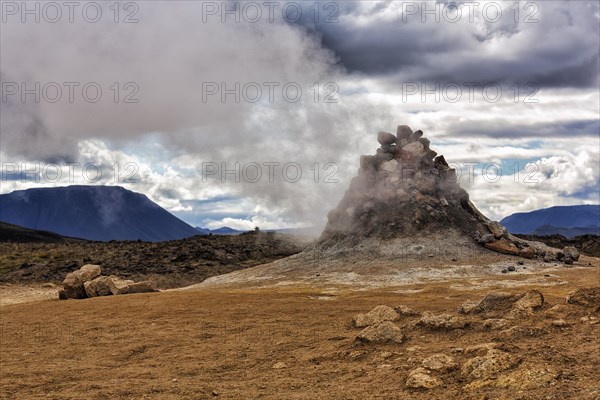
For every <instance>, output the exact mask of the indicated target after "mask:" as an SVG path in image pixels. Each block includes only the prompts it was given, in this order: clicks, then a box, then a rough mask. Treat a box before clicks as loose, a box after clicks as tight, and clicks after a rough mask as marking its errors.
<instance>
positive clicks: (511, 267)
mask: <svg viewBox="0 0 600 400" xmlns="http://www.w3.org/2000/svg"><path fill="white" fill-rule="evenodd" d="M507 269H508V271H509V272H515V267H514V266H512V265H511V266H510V267H508V268H507Z"/></svg>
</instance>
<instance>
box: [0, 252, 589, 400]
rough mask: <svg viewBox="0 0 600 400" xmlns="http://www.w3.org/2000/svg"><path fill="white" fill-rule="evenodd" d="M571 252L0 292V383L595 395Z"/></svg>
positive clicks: (452, 395)
mask: <svg viewBox="0 0 600 400" xmlns="http://www.w3.org/2000/svg"><path fill="white" fill-rule="evenodd" d="M581 264H582V266H576V267H575V268H564V267H563V268H557V269H556V270H555V271H554V272H553V275H552V276H551V277H549V278H547V279H548V280H549V281H551V282H554V283H555V284H548V285H535V284H524V285H522V286H518V287H511V286H510V285H503V284H502V282H503V281H504V280H510V281H518V280H519V279H528V280H527V282H532V281H531V280H529V279H530V278H531V276H530V275H527V276H526V275H518V274H513V275H511V276H508V275H506V274H502V275H498V276H497V277H496V278H495V280H496V282H497V284H496V285H495V286H494V285H491V284H490V283H489V282H490V277H489V276H486V277H483V278H482V279H483V280H485V281H486V282H487V283H486V285H473V284H470V285H465V287H461V285H460V283H461V280H460V278H456V279H455V280H454V281H438V282H426V283H410V284H406V285H400V286H389V287H375V288H367V289H365V288H362V289H361V290H355V289H353V288H352V287H349V286H343V287H335V286H329V287H321V288H317V287H314V286H307V285H296V286H294V285H286V286H283V287H277V286H271V287H264V288H253V289H251V288H242V287H238V288H224V287H200V288H194V289H190V290H175V291H164V292H161V293H148V294H134V295H128V296H108V297H99V298H93V299H85V300H68V301H58V300H43V301H38V302H33V303H22V304H13V305H5V306H2V307H1V308H0V313H1V341H0V343H1V344H0V358H1V359H0V361H1V370H0V396H1V398H2V399H27V400H29V399H82V398H85V399H91V400H94V399H98V400H100V399H161V400H162V399H311V400H313V399H428V400H430V399H461V400H462V399H467V400H469V399H478V400H479V399H535V400H537V399H557V400H558V399H560V400H562V399H577V400H596V399H600V383H599V382H600V380H599V379H598V371H599V370H600V323H599V321H600V311H599V310H598V304H597V301H598V297H595V298H594V297H593V296H592V297H591V300H590V302H589V304H587V305H586V304H582V302H579V303H578V304H568V303H567V302H566V300H565V299H566V296H567V295H568V294H569V293H571V292H572V291H574V290H576V289H578V288H583V287H593V286H596V287H598V286H600V269H599V263H598V259H595V258H589V257H586V258H585V259H584V260H583V262H582V263H581ZM590 264H591V265H590ZM583 265H585V266H583ZM546 272H547V271H545V270H544V271H540V274H542V275H541V276H540V279H543V278H544V275H545V274H546ZM469 279H470V281H473V279H474V278H472V277H471V278H469ZM536 291H539V293H538V292H536ZM490 293H493V294H492V295H491V297H490V296H488V294H490ZM503 293H504V294H503ZM538 294H541V295H542V296H543V301H542V300H541V297H540V296H539V295H538ZM486 296H487V297H486ZM484 298H485V299H486V300H485V301H482V299H484ZM594 299H595V300H594ZM594 302H596V303H594ZM377 306H385V307H378V308H377V310H379V311H374V313H373V314H374V315H367V316H364V315H363V316H360V315H359V314H367V313H369V312H370V311H371V310H373V309H374V308H375V307H377ZM459 309H460V310H461V311H462V312H460V311H459ZM361 318H362V319H361ZM380 323H381V325H380ZM357 325H360V327H357ZM367 329H368V330H369V331H367V332H365V330H367Z"/></svg>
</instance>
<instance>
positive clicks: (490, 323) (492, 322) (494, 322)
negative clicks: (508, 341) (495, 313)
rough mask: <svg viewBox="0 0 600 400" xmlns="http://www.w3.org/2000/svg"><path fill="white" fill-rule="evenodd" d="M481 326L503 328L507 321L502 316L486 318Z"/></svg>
mask: <svg viewBox="0 0 600 400" xmlns="http://www.w3.org/2000/svg"><path fill="white" fill-rule="evenodd" d="M483 326H484V327H486V328H488V329H505V328H506V327H507V326H508V321H507V320H505V319H502V318H488V319H486V320H485V321H483Z"/></svg>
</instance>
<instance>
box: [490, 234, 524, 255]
mask: <svg viewBox="0 0 600 400" xmlns="http://www.w3.org/2000/svg"><path fill="white" fill-rule="evenodd" d="M484 246H485V247H487V248H488V249H490V250H493V251H496V252H498V253H503V254H512V255H515V256H516V255H519V248H518V247H517V246H515V245H514V243H512V242H510V241H508V240H506V238H502V239H499V240H496V241H495V242H490V243H485V244H484Z"/></svg>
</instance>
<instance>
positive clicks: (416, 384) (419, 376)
mask: <svg viewBox="0 0 600 400" xmlns="http://www.w3.org/2000/svg"><path fill="white" fill-rule="evenodd" d="M443 384H444V382H442V380H441V379H439V378H436V377H434V376H431V375H430V374H429V371H427V370H426V369H425V368H416V369H414V370H412V371H410V372H409V374H408V379H407V380H406V387H409V388H413V389H433V388H435V387H438V386H442V385H443Z"/></svg>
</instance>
